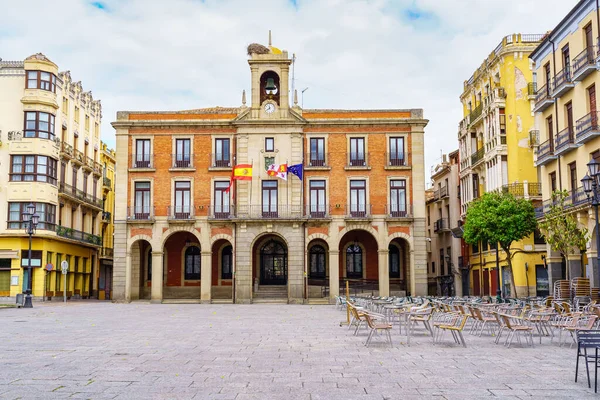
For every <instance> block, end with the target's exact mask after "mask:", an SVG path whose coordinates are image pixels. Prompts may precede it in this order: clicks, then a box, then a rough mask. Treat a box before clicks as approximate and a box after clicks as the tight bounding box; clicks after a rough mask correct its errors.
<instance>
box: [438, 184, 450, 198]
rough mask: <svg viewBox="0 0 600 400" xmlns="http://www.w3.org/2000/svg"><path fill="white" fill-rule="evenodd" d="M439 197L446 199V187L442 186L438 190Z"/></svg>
mask: <svg viewBox="0 0 600 400" xmlns="http://www.w3.org/2000/svg"><path fill="white" fill-rule="evenodd" d="M440 197H441V198H444V197H448V187H447V186H442V187H441V188H440Z"/></svg>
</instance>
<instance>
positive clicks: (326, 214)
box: [304, 204, 331, 219]
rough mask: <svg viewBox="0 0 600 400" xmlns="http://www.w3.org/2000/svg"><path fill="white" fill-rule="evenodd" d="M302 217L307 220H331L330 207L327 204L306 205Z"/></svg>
mask: <svg viewBox="0 0 600 400" xmlns="http://www.w3.org/2000/svg"><path fill="white" fill-rule="evenodd" d="M304 208H305V209H304V216H305V217H306V218H308V219H329V218H331V206H330V205H329V204H306V205H305V206H304Z"/></svg>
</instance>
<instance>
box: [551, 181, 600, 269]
mask: <svg viewBox="0 0 600 400" xmlns="http://www.w3.org/2000/svg"><path fill="white" fill-rule="evenodd" d="M568 197H569V192H567V191H566V190H562V191H560V190H557V191H555V192H554V193H552V205H551V206H550V210H549V211H548V212H547V213H546V214H545V215H544V220H543V221H542V222H540V231H541V232H542V233H543V234H544V236H545V237H546V243H548V244H549V245H550V248H551V249H552V250H553V251H558V252H559V253H560V254H561V255H562V256H563V257H564V258H565V261H566V262H567V263H569V259H568V258H567V256H568V255H569V254H573V253H575V249H577V250H580V249H585V247H586V244H587V242H588V241H589V240H590V234H589V232H588V229H587V228H586V227H583V226H579V224H578V223H577V218H576V217H575V215H574V214H573V213H569V212H568V210H567V209H566V208H565V200H566V199H567V198H568ZM572 278H574V277H573V276H569V268H568V265H567V279H572Z"/></svg>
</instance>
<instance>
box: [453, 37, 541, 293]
mask: <svg viewBox="0 0 600 400" xmlns="http://www.w3.org/2000/svg"><path fill="white" fill-rule="evenodd" d="M541 39H542V35H522V34H513V35H509V36H506V37H505V38H503V39H502V42H501V43H500V44H499V45H498V46H497V47H496V48H495V49H494V51H493V52H492V53H491V54H490V55H489V56H488V57H487V58H486V59H485V60H484V62H483V64H482V65H481V66H480V67H479V68H478V69H477V70H476V71H475V73H474V74H473V75H472V76H471V78H470V79H469V80H468V81H466V82H465V83H464V91H463V93H462V95H461V96H460V100H461V102H462V104H463V116H464V118H463V120H462V121H461V122H460V124H459V132H458V139H459V145H460V196H461V216H462V218H464V217H465V215H466V212H467V208H468V206H469V203H470V202H471V201H473V200H475V199H477V198H479V197H480V196H481V195H482V194H483V193H486V192H491V191H509V192H511V193H513V194H514V195H515V196H520V197H524V198H527V199H531V200H532V201H534V202H536V201H537V202H539V201H540V200H541V188H540V183H539V180H538V178H537V171H536V168H535V167H534V165H533V149H532V148H531V147H530V145H529V144H530V143H529V131H530V130H531V129H533V128H534V117H533V114H532V112H531V107H532V104H531V101H532V99H533V97H534V96H533V94H534V92H535V90H534V85H533V71H532V67H531V64H530V61H529V58H528V56H529V54H530V53H531V52H532V51H533V50H534V49H535V48H536V47H537V46H538V44H539V43H540V40H541ZM534 236H536V237H535V238H534ZM512 247H513V248H514V249H517V251H516V252H515V255H514V257H513V262H512V264H513V272H514V275H515V284H516V290H517V294H516V295H517V296H518V297H525V296H534V295H545V294H547V291H548V284H547V275H546V270H545V268H544V264H543V260H542V257H541V255H542V254H544V252H545V245H544V244H543V241H542V240H541V239H540V238H539V237H538V235H532V237H530V238H526V239H524V240H522V241H520V242H515V243H513V246H512ZM468 259H469V264H468V265H467V266H466V267H468V268H470V270H471V273H470V274H469V278H470V284H469V286H470V288H471V293H472V294H475V295H488V294H491V295H495V294H496V290H497V289H498V275H497V272H498V269H497V266H499V267H500V268H501V276H500V287H501V288H502V290H503V294H504V296H506V297H515V294H514V293H510V271H509V270H508V268H507V262H506V257H505V254H504V252H503V251H500V252H499V261H498V262H496V251H495V247H494V244H493V243H489V244H488V243H480V244H478V245H474V246H471V249H470V254H469V258H468Z"/></svg>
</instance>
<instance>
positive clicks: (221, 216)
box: [208, 204, 235, 220]
mask: <svg viewBox="0 0 600 400" xmlns="http://www.w3.org/2000/svg"><path fill="white" fill-rule="evenodd" d="M233 218H235V208H234V206H233V205H228V204H224V205H216V206H209V207H208V219H218V220H225V219H233Z"/></svg>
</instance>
